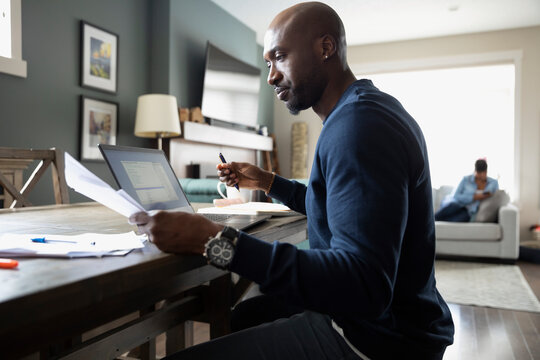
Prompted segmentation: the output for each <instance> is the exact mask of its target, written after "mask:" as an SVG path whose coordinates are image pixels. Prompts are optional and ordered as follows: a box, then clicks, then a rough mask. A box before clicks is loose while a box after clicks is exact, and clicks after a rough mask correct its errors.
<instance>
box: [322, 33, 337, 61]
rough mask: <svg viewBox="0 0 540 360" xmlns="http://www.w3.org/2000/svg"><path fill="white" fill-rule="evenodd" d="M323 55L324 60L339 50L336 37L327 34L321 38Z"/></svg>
mask: <svg viewBox="0 0 540 360" xmlns="http://www.w3.org/2000/svg"><path fill="white" fill-rule="evenodd" d="M320 46H321V55H322V57H323V59H324V60H326V59H329V58H330V57H332V56H333V55H334V54H335V53H336V51H337V43H336V39H334V37H333V36H332V35H329V34H325V35H323V36H321V38H320Z"/></svg>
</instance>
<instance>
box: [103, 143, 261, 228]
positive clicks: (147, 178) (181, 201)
mask: <svg viewBox="0 0 540 360" xmlns="http://www.w3.org/2000/svg"><path fill="white" fill-rule="evenodd" d="M98 146H99V150H100V151H101V153H102V154H103V158H104V159H105V161H106V162H107V165H108V166H109V169H111V172H112V174H113V176H114V179H115V180H116V183H117V184H118V186H119V187H120V188H121V189H123V190H124V191H125V192H127V193H128V194H129V195H130V196H131V197H132V198H133V199H135V200H136V201H137V202H138V203H139V204H141V206H142V207H143V208H144V209H145V210H147V211H151V210H171V211H184V212H188V213H195V210H194V209H193V207H192V206H191V204H190V202H189V200H188V198H187V196H186V194H185V192H184V190H183V189H182V186H181V185H180V182H179V181H178V178H177V177H176V175H175V173H174V171H173V169H172V167H171V165H170V164H169V161H167V158H166V157H165V153H164V152H163V151H162V150H157V149H145V148H136V147H128V146H116V145H104V144H99V145H98ZM202 215H203V216H205V217H207V218H209V219H210V220H212V221H215V222H217V223H219V224H221V225H224V226H231V227H234V228H236V229H240V230H245V229H247V228H249V227H251V226H253V225H255V224H258V223H260V222H263V221H265V220H267V219H269V218H270V216H269V215H235V214H202Z"/></svg>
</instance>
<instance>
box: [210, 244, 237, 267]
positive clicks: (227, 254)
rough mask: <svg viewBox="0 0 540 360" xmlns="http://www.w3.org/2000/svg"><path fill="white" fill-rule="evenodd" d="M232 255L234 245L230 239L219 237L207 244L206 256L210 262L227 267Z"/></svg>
mask: <svg viewBox="0 0 540 360" xmlns="http://www.w3.org/2000/svg"><path fill="white" fill-rule="evenodd" d="M233 255H234V246H233V244H231V242H230V241H228V240H226V239H223V238H219V239H214V240H212V241H211V242H210V243H209V244H208V250H207V256H208V259H209V260H210V262H211V263H212V264H214V265H216V266H218V267H223V268H225V267H227V266H228V265H229V263H230V262H231V260H232V257H233Z"/></svg>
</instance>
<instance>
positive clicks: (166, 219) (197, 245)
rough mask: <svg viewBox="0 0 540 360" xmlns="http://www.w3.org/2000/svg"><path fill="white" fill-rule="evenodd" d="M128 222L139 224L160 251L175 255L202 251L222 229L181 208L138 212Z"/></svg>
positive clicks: (220, 226) (200, 252)
mask: <svg viewBox="0 0 540 360" xmlns="http://www.w3.org/2000/svg"><path fill="white" fill-rule="evenodd" d="M129 222H130V223H131V224H136V225H138V226H139V229H140V230H141V231H143V232H144V233H146V234H147V235H148V238H149V240H150V241H151V242H153V243H154V244H156V246H157V247H158V248H159V249H160V250H162V251H165V252H171V253H177V254H186V253H190V254H203V253H204V244H206V242H207V241H208V238H210V237H212V236H215V235H216V234H217V233H218V232H220V231H221V230H222V229H223V226H222V225H219V224H216V223H214V222H212V221H210V220H208V219H207V218H205V217H204V216H201V215H197V214H189V213H185V212H180V211H175V212H172V211H171V212H169V211H158V212H157V213H155V214H154V215H150V214H148V213H146V212H139V213H136V214H133V215H131V216H130V217H129Z"/></svg>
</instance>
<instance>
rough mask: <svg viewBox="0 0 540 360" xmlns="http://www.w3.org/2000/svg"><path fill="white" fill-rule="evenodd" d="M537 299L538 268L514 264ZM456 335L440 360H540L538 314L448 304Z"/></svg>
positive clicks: (202, 337)
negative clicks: (442, 359)
mask: <svg viewBox="0 0 540 360" xmlns="http://www.w3.org/2000/svg"><path fill="white" fill-rule="evenodd" d="M517 265H518V266H519V267H520V269H521V271H522V272H523V275H525V278H526V279H527V281H528V282H529V285H530V286H531V288H532V290H533V292H534V293H535V295H536V296H537V297H538V298H539V299H540V264H532V263H527V262H518V263H517ZM449 306H450V311H451V312H452V316H453V318H454V323H455V326H456V334H455V338H454V344H453V345H452V346H450V347H448V349H447V350H446V353H445V356H444V360H469V359H470V360H499V359H500V360H529V359H535V360H536V359H538V360H540V314H539V313H530V312H524V311H510V310H499V309H492V308H486V307H477V306H464V305H455V304H449ZM194 331H195V336H194V338H195V343H196V344H198V343H201V342H204V341H207V340H208V339H209V337H210V336H209V328H208V325H207V324H203V323H195V329H194Z"/></svg>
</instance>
